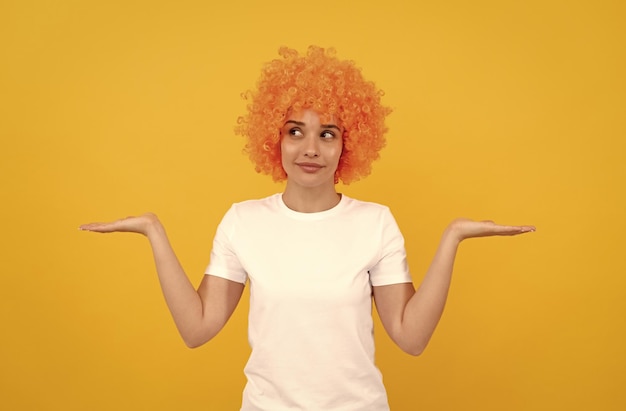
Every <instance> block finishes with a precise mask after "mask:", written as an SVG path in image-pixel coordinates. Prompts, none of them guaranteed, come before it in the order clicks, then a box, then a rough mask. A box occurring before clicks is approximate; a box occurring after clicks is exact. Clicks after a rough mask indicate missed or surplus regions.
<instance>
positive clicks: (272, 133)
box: [235, 46, 391, 184]
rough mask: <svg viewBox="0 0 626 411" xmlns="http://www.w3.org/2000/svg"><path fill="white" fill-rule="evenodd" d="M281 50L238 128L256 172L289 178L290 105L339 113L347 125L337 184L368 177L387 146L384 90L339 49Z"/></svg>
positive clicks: (327, 115)
mask: <svg viewBox="0 0 626 411" xmlns="http://www.w3.org/2000/svg"><path fill="white" fill-rule="evenodd" d="M279 54H280V55H281V56H282V59H276V60H273V61H271V62H269V63H267V64H265V66H264V67H263V69H262V72H261V77H260V79H259V80H258V82H257V89H256V90H254V91H248V92H247V93H245V94H244V98H246V99H248V100H249V101H250V103H249V104H248V111H247V114H246V115H245V116H243V117H239V118H238V120H237V123H238V125H237V127H236V129H235V131H236V132H237V134H240V135H243V136H244V137H246V138H247V143H246V147H245V151H246V152H247V153H248V155H249V156H250V159H251V160H252V162H253V163H254V164H255V169H256V171H257V172H260V173H263V174H269V175H271V176H272V178H273V179H274V181H283V180H285V179H286V178H287V174H286V173H285V170H283V167H282V164H281V153H280V138H281V135H280V130H281V128H282V127H283V125H284V122H285V119H286V116H287V113H288V112H289V111H290V110H292V111H300V110H303V109H311V110H314V111H316V112H317V113H318V114H319V115H320V117H321V118H330V117H335V118H336V119H337V120H338V121H339V124H340V125H341V127H343V130H344V131H343V135H342V138H343V151H342V154H341V158H340V160H339V165H338V167H337V171H336V172H335V183H337V182H338V181H339V180H341V181H342V182H343V183H344V184H349V183H351V182H353V181H357V180H359V179H360V178H361V177H365V176H367V175H368V174H369V173H370V171H371V164H372V162H373V161H374V160H376V159H378V157H379V151H380V150H381V149H382V148H383V146H384V145H385V138H384V134H385V132H386V131H387V127H385V117H386V116H387V115H388V114H389V113H391V109H390V108H388V107H385V106H383V105H381V102H380V98H381V96H382V95H383V92H382V91H381V90H379V89H377V88H376V86H375V85H374V83H373V82H370V81H366V80H365V79H364V78H363V75H362V74H361V70H360V69H359V68H358V67H356V66H355V64H354V62H352V61H342V60H339V59H337V58H336V57H335V52H334V49H327V50H324V49H323V48H320V47H316V46H310V47H309V49H308V52H307V54H306V55H299V54H298V52H297V51H296V50H293V49H289V48H286V47H282V48H280V50H279Z"/></svg>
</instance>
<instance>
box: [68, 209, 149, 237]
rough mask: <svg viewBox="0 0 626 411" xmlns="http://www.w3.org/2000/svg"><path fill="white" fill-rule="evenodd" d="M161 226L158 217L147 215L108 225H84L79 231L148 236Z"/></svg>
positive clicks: (123, 219) (107, 223)
mask: <svg viewBox="0 0 626 411" xmlns="http://www.w3.org/2000/svg"><path fill="white" fill-rule="evenodd" d="M159 224H160V222H159V219H158V217H157V216H156V215H155V214H153V213H145V214H142V215H140V216H136V217H135V216H129V217H126V218H122V219H119V220H115V221H110V222H106V223H89V224H83V225H81V226H80V227H78V228H79V230H84V231H93V232H95V233H115V232H126V233H139V234H143V235H145V236H148V234H149V233H150V231H151V230H152V229H154V228H155V227H157V226H158V225H159Z"/></svg>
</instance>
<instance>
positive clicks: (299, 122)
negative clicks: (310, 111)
mask: <svg viewBox="0 0 626 411" xmlns="http://www.w3.org/2000/svg"><path fill="white" fill-rule="evenodd" d="M289 123H291V124H295V125H296V126H300V127H304V126H306V123H303V122H302V121H296V120H287V121H285V125H286V124H289ZM320 126H322V128H334V129H336V130H337V131H341V129H340V128H339V126H337V125H335V124H320Z"/></svg>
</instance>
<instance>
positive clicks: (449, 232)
mask: <svg viewBox="0 0 626 411" xmlns="http://www.w3.org/2000/svg"><path fill="white" fill-rule="evenodd" d="M463 240H464V237H463V235H462V233H461V230H460V229H459V223H458V221H457V220H454V221H452V222H451V223H450V224H449V225H448V226H447V227H446V229H445V230H444V231H443V237H442V241H446V242H451V243H453V244H454V245H455V246H458V245H459V244H460V243H461V241H463Z"/></svg>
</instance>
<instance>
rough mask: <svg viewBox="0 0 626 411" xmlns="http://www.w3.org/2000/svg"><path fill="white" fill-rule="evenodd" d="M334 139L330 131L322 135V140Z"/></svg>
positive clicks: (333, 134)
mask: <svg viewBox="0 0 626 411" xmlns="http://www.w3.org/2000/svg"><path fill="white" fill-rule="evenodd" d="M333 137H335V133H333V132H332V131H324V132H323V133H322V138H333Z"/></svg>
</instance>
